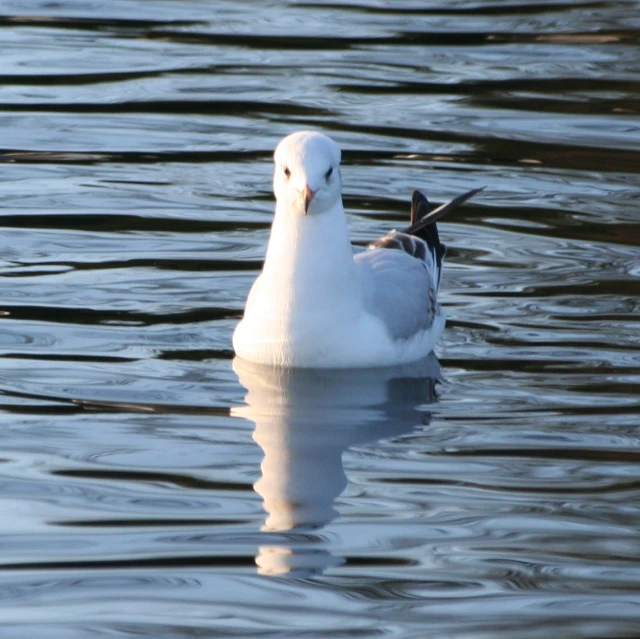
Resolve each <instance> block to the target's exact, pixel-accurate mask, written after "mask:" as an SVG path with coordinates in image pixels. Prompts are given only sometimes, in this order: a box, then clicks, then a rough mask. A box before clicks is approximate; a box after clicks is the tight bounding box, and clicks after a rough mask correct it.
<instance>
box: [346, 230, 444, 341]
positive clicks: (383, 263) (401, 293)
mask: <svg viewBox="0 0 640 639" xmlns="http://www.w3.org/2000/svg"><path fill="white" fill-rule="evenodd" d="M420 241H422V240H420ZM354 261H355V263H356V266H357V267H358V270H359V272H360V276H361V278H362V281H363V285H364V286H363V289H364V291H365V300H364V302H365V308H366V309H367V311H368V312H369V313H371V314H372V315H375V316H377V317H379V318H380V319H381V320H382V321H383V322H384V324H385V326H386V327H387V330H388V331H389V334H390V335H391V337H392V338H394V339H408V338H410V337H412V336H413V335H416V334H417V333H419V332H421V331H424V330H426V329H428V328H430V327H431V325H432V324H433V321H434V319H435V317H436V315H437V314H438V312H439V306H438V302H437V300H436V293H437V286H436V282H435V277H436V276H435V275H434V269H433V258H432V256H431V254H430V253H427V254H426V256H425V259H417V258H415V257H412V256H411V255H410V254H409V253H405V252H404V251H399V250H390V249H388V248H372V249H369V250H366V251H363V252H362V253H358V254H356V255H355V256H354Z"/></svg>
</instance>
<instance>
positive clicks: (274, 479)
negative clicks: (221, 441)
mask: <svg viewBox="0 0 640 639" xmlns="http://www.w3.org/2000/svg"><path fill="white" fill-rule="evenodd" d="M233 368H234V370H235V372H236V374H237V375H238V377H239V379H240V383H241V384H242V385H243V386H244V387H245V388H246V389H247V394H246V396H245V402H246V405H245V406H238V407H236V408H234V409H233V414H234V415H237V416H240V417H244V418H246V419H248V420H250V421H252V422H254V423H255V431H254V433H253V438H254V440H255V441H256V442H257V443H258V444H259V446H260V447H261V448H262V450H263V451H264V459H263V461H262V465H261V470H262V477H261V479H259V480H258V481H257V482H256V483H255V485H254V488H255V490H256V492H257V493H258V494H259V495H260V496H261V497H262V499H263V505H264V509H265V511H266V512H267V517H266V520H265V522H264V524H263V526H262V530H263V531H270V532H283V531H291V532H292V533H297V534H299V535H300V534H306V539H308V533H310V532H311V531H317V530H318V529H319V528H322V527H323V526H325V525H326V524H328V523H329V522H330V521H332V520H333V519H334V518H335V517H336V516H337V514H338V513H337V511H336V510H335V508H334V500H335V499H336V497H338V495H340V493H341V492H342V491H343V490H344V489H345V487H346V485H347V478H346V475H345V472H344V468H343V466H342V453H343V451H345V450H346V449H347V448H349V447H350V446H354V445H359V444H364V443H367V442H372V441H376V440H379V439H385V438H390V437H394V436H397V435H400V434H403V433H406V432H409V431H410V430H411V429H412V428H414V427H415V426H418V425H420V424H424V423H425V422H426V420H428V418H429V414H428V413H427V412H425V410H424V407H423V406H424V404H426V403H428V402H431V401H433V399H434V387H435V382H436V381H437V379H439V376H440V366H439V364H438V360H437V359H436V357H435V355H433V354H431V355H430V356H429V357H428V358H426V359H424V360H421V361H420V362H417V363H414V364H411V365H405V366H401V367H389V368H380V369H363V370H306V369H281V368H268V367H264V366H258V365H255V364H250V363H248V362H246V361H244V360H241V359H238V358H236V359H235V360H234V362H233ZM287 539H288V540H290V541H291V542H292V543H287V544H282V543H281V544H278V545H270V546H264V547H261V548H260V549H259V552H258V556H257V557H256V563H257V564H258V570H259V572H261V573H263V574H285V573H287V574H295V575H304V574H307V575H308V574H313V573H317V572H321V571H322V570H324V569H326V568H327V567H329V566H331V565H336V564H339V563H341V561H340V560H339V559H337V558H335V557H333V556H332V555H331V554H330V553H328V552H327V551H326V550H323V549H318V548H317V546H316V547H315V548H313V549H309V544H308V543H307V544H304V543H303V544H295V543H294V542H295V535H288V536H287ZM300 546H302V547H300ZM305 548H306V549H305Z"/></svg>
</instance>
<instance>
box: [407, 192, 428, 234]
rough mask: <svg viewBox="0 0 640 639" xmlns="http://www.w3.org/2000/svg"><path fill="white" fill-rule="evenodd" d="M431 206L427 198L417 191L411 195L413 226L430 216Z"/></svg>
mask: <svg viewBox="0 0 640 639" xmlns="http://www.w3.org/2000/svg"><path fill="white" fill-rule="evenodd" d="M430 210H431V205H430V204H429V200H427V196H426V195H425V194H424V193H423V192H422V191H418V189H415V190H414V191H413V193H412V194H411V226H413V225H414V224H416V223H417V222H419V221H420V220H421V219H422V218H423V217H424V216H425V215H428V214H429V211H430Z"/></svg>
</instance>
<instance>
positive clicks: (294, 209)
mask: <svg viewBox="0 0 640 639" xmlns="http://www.w3.org/2000/svg"><path fill="white" fill-rule="evenodd" d="M340 159H341V153H340V149H339V147H338V145H337V144H336V143H335V142H334V141H333V140H332V139H331V138H329V137H327V136H326V135H324V134H322V133H319V132H316V131H297V132H295V133H292V134H291V135H288V136H287V137H285V138H284V139H282V140H281V141H280V143H279V144H278V146H277V148H276V151H275V154H274V160H275V171H274V177H273V190H274V193H275V196H276V211H275V216H274V220H273V225H272V227H271V236H270V238H269V244H268V247H267V253H266V257H265V260H264V266H263V269H262V272H261V273H260V275H259V276H258V278H257V279H256V281H255V282H254V284H253V286H252V288H251V290H250V292H249V296H248V298H247V303H246V306H245V311H244V316H243V318H242V320H241V321H240V323H239V324H238V326H237V327H236V329H235V331H234V335H233V347H234V350H235V352H236V355H237V356H238V357H240V358H241V359H244V360H248V361H250V362H253V363H256V364H263V365H268V366H277V367H286V368H371V367H379V366H395V365H400V364H405V363H409V362H414V361H418V360H420V359H422V358H424V357H426V356H427V355H428V354H429V353H430V352H431V351H432V350H433V348H434V346H435V345H436V342H437V341H438V339H439V338H440V335H441V333H442V331H443V329H444V325H445V312H444V310H443V309H442V307H441V306H440V304H439V303H438V301H437V293H438V288H439V286H440V275H441V271H442V261H443V258H444V255H445V252H446V247H445V246H444V245H443V244H441V243H440V239H439V236H438V230H437V227H436V224H435V222H436V220H438V219H440V218H441V217H442V216H443V215H444V214H445V213H448V212H449V211H451V210H452V209H455V208H456V207H457V206H459V205H460V204H462V203H463V202H464V201H466V200H467V199H469V198H470V197H471V196H473V195H474V194H475V193H477V192H478V191H480V190H481V189H475V190H473V191H469V192H468V193H465V194H463V195H461V196H459V197H457V198H455V199H454V200H451V201H450V202H448V203H446V204H443V205H442V206H440V207H438V208H436V209H433V210H431V207H430V205H429V203H428V201H427V198H426V197H425V196H424V195H423V194H422V193H421V192H420V191H414V193H413V198H412V203H411V224H410V226H408V227H407V228H406V229H404V230H402V231H396V230H392V231H390V232H389V233H387V234H386V235H384V236H382V237H380V238H379V239H377V240H375V241H374V242H372V243H371V244H369V245H368V246H367V247H366V249H364V250H359V251H358V249H356V248H354V247H353V246H352V244H351V241H350V239H349V231H348V228H347V221H346V218H345V213H344V208H343V204H342V178H341V174H340Z"/></svg>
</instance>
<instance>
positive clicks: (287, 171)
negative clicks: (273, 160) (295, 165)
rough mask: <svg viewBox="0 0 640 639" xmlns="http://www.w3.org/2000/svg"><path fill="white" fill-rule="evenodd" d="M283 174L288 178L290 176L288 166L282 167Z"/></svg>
mask: <svg viewBox="0 0 640 639" xmlns="http://www.w3.org/2000/svg"><path fill="white" fill-rule="evenodd" d="M284 174H285V175H286V176H287V177H288V178H289V177H291V171H290V170H289V167H288V166H285V167H284Z"/></svg>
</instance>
